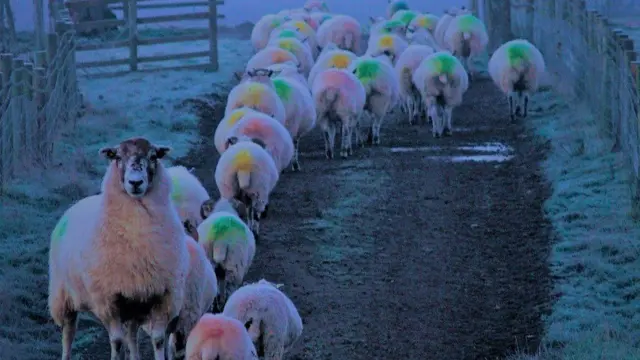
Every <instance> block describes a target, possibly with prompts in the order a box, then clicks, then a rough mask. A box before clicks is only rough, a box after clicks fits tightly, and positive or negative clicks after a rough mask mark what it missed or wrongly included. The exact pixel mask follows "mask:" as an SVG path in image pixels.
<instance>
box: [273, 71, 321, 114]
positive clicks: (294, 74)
mask: <svg viewBox="0 0 640 360" xmlns="http://www.w3.org/2000/svg"><path fill="white" fill-rule="evenodd" d="M267 69H268V70H271V71H273V73H274V75H277V76H286V77H287V78H289V79H292V80H295V81H297V82H299V83H300V84H302V85H303V86H304V87H305V89H306V90H307V92H308V93H310V92H311V90H310V89H309V82H308V81H307V78H306V77H305V76H303V75H302V74H301V73H300V68H299V67H298V66H296V64H294V63H291V62H289V63H282V64H273V65H270V66H269V67H268V68H267ZM276 90H277V89H276ZM276 92H277V91H276ZM286 112H287V111H286V105H285V113H286Z"/></svg>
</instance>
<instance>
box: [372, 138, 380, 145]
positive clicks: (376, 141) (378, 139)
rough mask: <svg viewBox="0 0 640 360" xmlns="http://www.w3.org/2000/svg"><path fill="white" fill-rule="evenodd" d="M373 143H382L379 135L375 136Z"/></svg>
mask: <svg viewBox="0 0 640 360" xmlns="http://www.w3.org/2000/svg"><path fill="white" fill-rule="evenodd" d="M373 145H380V137H378V136H374V137H373Z"/></svg>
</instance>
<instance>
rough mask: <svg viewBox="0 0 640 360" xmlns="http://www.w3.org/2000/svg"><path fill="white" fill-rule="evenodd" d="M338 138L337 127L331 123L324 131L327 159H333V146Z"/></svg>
mask: <svg viewBox="0 0 640 360" xmlns="http://www.w3.org/2000/svg"><path fill="white" fill-rule="evenodd" d="M335 140H336V128H335V126H334V125H333V124H329V126H328V127H327V129H326V130H325V131H324V148H325V155H326V156H327V159H333V147H334V144H335Z"/></svg>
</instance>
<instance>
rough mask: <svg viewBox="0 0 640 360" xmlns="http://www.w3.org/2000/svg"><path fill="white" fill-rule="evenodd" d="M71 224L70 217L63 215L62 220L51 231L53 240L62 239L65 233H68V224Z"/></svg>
mask: <svg viewBox="0 0 640 360" xmlns="http://www.w3.org/2000/svg"><path fill="white" fill-rule="evenodd" d="M68 224H69V218H67V217H66V216H63V217H62V219H60V221H58V223H57V224H56V227H55V228H54V229H53V232H52V233H51V241H52V242H54V241H60V239H62V237H63V236H64V234H66V233H67V225H68Z"/></svg>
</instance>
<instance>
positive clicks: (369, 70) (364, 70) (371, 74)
mask: <svg viewBox="0 0 640 360" xmlns="http://www.w3.org/2000/svg"><path fill="white" fill-rule="evenodd" d="M379 72H380V64H379V63H378V60H362V61H361V62H360V63H359V64H358V66H356V69H355V75H356V77H357V78H358V79H360V81H361V82H362V83H363V84H368V83H370V82H371V81H373V80H374V79H375V78H376V76H377V75H378V73H379Z"/></svg>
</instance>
